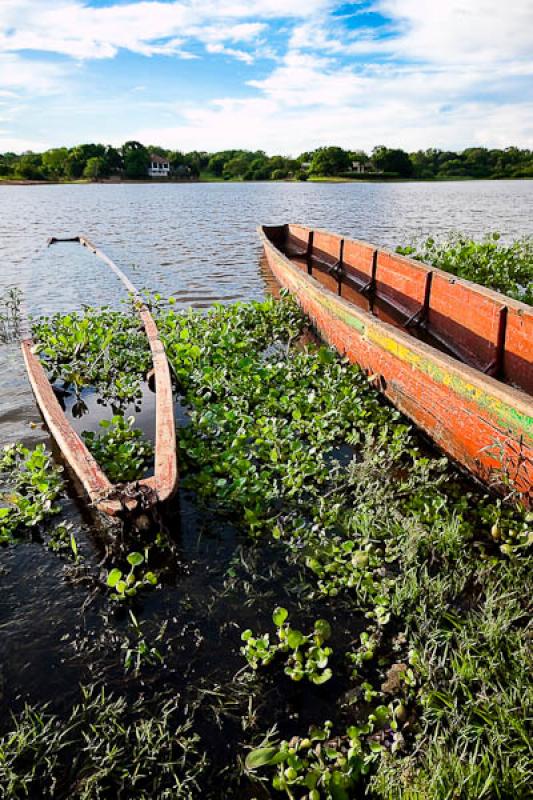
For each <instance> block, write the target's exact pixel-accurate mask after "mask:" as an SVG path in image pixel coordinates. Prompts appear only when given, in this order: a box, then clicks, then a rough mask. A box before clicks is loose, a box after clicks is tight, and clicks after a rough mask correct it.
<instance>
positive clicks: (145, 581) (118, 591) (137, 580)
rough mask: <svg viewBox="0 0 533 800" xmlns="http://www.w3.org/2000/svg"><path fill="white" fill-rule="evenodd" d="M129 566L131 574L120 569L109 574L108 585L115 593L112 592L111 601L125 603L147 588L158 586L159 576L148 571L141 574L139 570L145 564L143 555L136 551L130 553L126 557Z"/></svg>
mask: <svg viewBox="0 0 533 800" xmlns="http://www.w3.org/2000/svg"><path fill="white" fill-rule="evenodd" d="M126 561H127V562H128V564H129V567H130V569H129V572H127V573H124V572H122V570H120V569H118V567H113V568H112V569H110V570H109V572H108V573H107V581H106V582H107V585H108V587H109V588H110V589H113V590H114V591H112V592H111V595H110V597H111V599H112V600H118V601H124V600H127V599H128V598H130V597H135V595H136V594H137V593H138V592H139V591H140V590H141V589H144V588H146V587H153V586H157V575H156V574H155V573H154V572H151V571H147V572H142V573H139V572H138V571H137V568H138V567H140V566H141V565H142V564H144V562H145V557H144V556H143V554H142V553H138V552H136V551H134V552H132V553H129V554H128V556H127V557H126Z"/></svg>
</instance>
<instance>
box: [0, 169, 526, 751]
mask: <svg viewBox="0 0 533 800" xmlns="http://www.w3.org/2000/svg"><path fill="white" fill-rule="evenodd" d="M288 220H294V221H300V222H302V223H305V224H310V225H313V226H317V227H325V228H330V229H333V230H335V231H339V232H341V233H343V234H344V235H348V236H350V235H351V236H356V237H359V238H364V239H368V240H370V241H373V242H375V243H377V244H382V245H389V246H394V245H396V244H398V243H404V242H406V241H409V240H410V239H411V238H412V237H416V236H422V235H429V234H432V235H435V234H439V233H445V232H447V231H451V230H457V229H460V230H463V231H466V232H467V233H469V234H472V235H476V236H478V235H482V234H483V233H484V232H487V231H491V230H496V229H497V230H499V231H501V232H502V233H503V234H504V235H505V236H506V237H508V238H514V237H516V236H520V235H524V234H533V182H477V183H473V182H472V183H471V182H464V183H450V184H388V185H374V184H370V185H369V184H361V185H348V184H337V185H332V184H314V185H311V184H307V185H306V184H230V185H220V184H204V185H201V184H197V185H191V186H186V185H168V186H164V185H159V184H158V185H153V186H143V185H124V186H46V187H40V186H39V187H0V259H1V261H0V263H1V267H0V294H1V293H2V292H3V290H4V289H5V287H8V286H13V285H16V286H19V287H20V288H21V289H22V290H23V292H24V297H25V303H26V306H27V308H28V310H29V311H30V312H31V313H33V314H40V313H49V312H53V311H66V310H70V309H78V308H80V307H81V306H82V305H83V304H84V303H89V304H111V305H113V306H119V304H120V300H121V298H122V297H123V295H124V292H123V289H122V285H121V284H120V282H119V281H118V279H117V278H115V276H114V275H113V274H112V273H110V272H109V271H108V270H107V269H106V267H105V266H104V265H103V264H101V262H99V261H98V260H97V259H95V258H94V257H93V256H91V254H89V253H88V252H87V251H85V250H83V249H82V248H80V247H79V246H77V245H71V246H68V247H67V246H54V247H51V248H48V249H47V248H46V241H47V238H48V237H49V236H51V235H56V236H72V235H75V234H78V233H84V234H86V235H87V236H89V238H91V239H92V240H93V241H94V242H95V243H97V244H98V245H99V246H101V247H102V249H104V250H105V251H106V252H107V253H108V254H109V255H110V256H111V257H112V258H114V259H115V260H116V261H117V263H118V264H119V265H120V266H121V267H122V268H123V269H124V270H125V271H126V272H127V273H128V274H129V275H130V277H131V278H132V280H133V282H134V283H135V284H136V285H137V286H138V287H139V288H141V287H145V288H147V289H150V290H153V291H159V292H161V293H162V294H163V295H171V294H172V295H174V297H175V298H176V300H177V302H178V304H180V305H182V306H184V307H185V306H190V305H192V306H195V307H206V306H208V305H210V304H212V303H213V302H215V301H222V302H232V301H234V300H246V299H251V298H260V297H262V296H263V295H264V293H265V291H266V290H267V283H268V280H269V278H268V275H267V272H266V270H265V267H264V265H263V262H262V259H261V251H260V247H259V241H258V237H257V234H256V226H257V225H258V224H259V223H261V222H271V223H272V222H283V221H288ZM0 375H1V376H2V378H1V382H0V444H2V443H3V442H6V441H14V440H21V439H22V440H24V441H26V442H31V441H36V440H42V439H43V438H46V434H45V433H44V431H43V430H42V429H41V427H40V425H39V424H38V423H39V422H40V418H39V415H38V412H37V410H36V408H35V404H34V401H33V398H32V395H31V392H30V390H29V387H28V383H27V380H26V377H25V373H24V369H23V365H22V359H21V357H20V352H19V349H18V345H17V344H9V345H0ZM145 410H146V409H145ZM32 424H33V427H32ZM84 427H92V426H87V425H84ZM144 427H145V428H147V429H148V428H149V423H147V424H146V425H144ZM179 502H180V506H179V508H178V506H177V505H176V506H175V508H174V509H170V512H169V519H168V520H167V524H168V525H169V528H170V529H171V530H173V531H174V533H175V537H176V546H177V547H178V550H179V552H178V553H177V554H174V555H173V559H172V563H173V564H174V566H175V570H176V571H175V572H172V573H171V574H166V575H165V577H164V580H163V586H162V587H161V588H160V589H159V590H158V591H157V592H153V593H147V596H146V598H145V597H143V600H142V609H139V610H137V609H136V613H138V614H139V617H141V616H142V622H143V623H145V624H146V625H147V626H148V629H149V630H150V631H152V632H157V628H158V625H160V624H161V621H162V620H166V621H167V622H168V630H167V634H166V637H165V642H166V644H165V647H166V651H168V652H166V655H167V665H166V667H165V669H164V670H159V669H157V668H154V669H153V670H152V671H150V670H149V671H148V673H147V674H146V676H145V679H144V680H145V681H147V682H148V683H149V684H150V686H151V687H152V689H153V690H154V691H155V690H157V689H158V688H163V687H165V688H168V687H172V688H175V689H176V691H182V690H183V691H185V689H184V687H188V688H187V691H192V689H191V687H193V688H194V691H195V692H200V691H201V686H202V685H203V684H204V683H205V686H206V687H207V688H208V690H209V691H212V690H213V687H216V686H217V685H218V684H222V683H224V682H226V683H227V686H229V685H230V683H231V680H232V676H233V675H234V674H235V673H236V672H237V670H238V669H239V668H240V667H241V666H242V659H241V658H240V657H239V656H238V647H239V631H240V630H241V629H242V628H244V627H247V626H248V625H250V626H251V627H259V628H260V629H266V628H267V627H268V623H269V617H270V613H271V609H272V607H273V606H274V605H275V604H276V603H282V604H283V605H286V606H287V607H289V608H290V607H291V605H292V606H294V604H295V602H296V600H295V593H294V586H295V580H296V579H297V576H295V575H294V574H292V573H293V572H294V570H293V569H292V570H291V568H289V567H288V566H287V565H285V566H280V564H281V563H282V561H281V559H277V558H276V553H275V549H273V550H271V551H269V552H268V553H265V552H264V549H263V548H257V550H256V549H254V548H253V547H250V546H249V545H246V548H245V549H242V550H239V549H238V548H239V533H238V531H237V530H236V529H235V528H234V527H232V525H231V524H230V523H229V522H228V521H227V520H221V519H220V518H218V517H217V516H216V515H215V516H211V515H210V514H206V513H204V512H202V514H201V515H200V514H198V509H197V506H196V505H195V502H194V498H193V497H191V496H190V495H188V494H187V493H184V492H180V500H179ZM62 516H63V518H65V519H68V520H71V521H73V522H74V524H75V526H76V536H77V539H78V542H79V547H80V549H81V552H82V554H83V556H84V558H85V559H86V562H87V563H88V564H89V566H91V567H92V568H95V565H96V564H97V562H98V561H99V559H100V558H101V556H102V546H101V543H100V542H99V541H98V537H97V536H95V532H94V530H93V529H92V528H91V527H90V526H89V525H88V524H87V523H84V522H83V520H82V517H81V512H80V508H79V507H78V506H77V504H76V503H75V502H74V500H68V501H65V503H64V506H63V511H62ZM176 565H177V566H176ZM250 580H252V582H255V583H256V584H257V591H256V593H255V594H254V597H253V602H252V601H250V602H248V601H246V602H243V598H245V597H246V592H245V591H244V589H243V587H244V585H245V582H246V581H250ZM0 585H1V589H0V718H1V716H2V714H5V712H7V711H8V709H11V710H13V709H15V710H17V709H20V708H21V706H22V705H23V703H24V701H26V700H29V701H32V702H36V701H39V700H45V701H46V700H50V701H51V702H52V705H53V707H54V708H55V709H57V710H59V711H61V709H62V708H63V707H66V706H67V705H68V704H69V703H70V702H71V701H72V699H73V697H74V696H76V695H77V692H78V688H77V687H78V685H79V683H80V682H84V683H87V682H89V681H91V680H95V679H98V678H99V679H104V678H105V680H106V682H107V684H108V685H109V686H111V687H112V688H114V689H115V690H117V691H126V690H127V689H128V685H129V679H126V678H125V677H124V672H123V669H122V667H121V661H122V657H123V656H122V653H121V651H120V641H121V636H123V635H124V633H125V631H126V630H127V622H128V620H127V617H126V615H125V614H123V615H122V616H120V615H118V616H115V618H113V619H112V620H111V622H110V621H109V619H108V616H109V614H108V611H107V610H106V609H107V601H106V600H105V598H104V597H103V596H102V595H99V596H98V597H96V598H95V601H94V603H92V604H91V605H90V606H88V607H87V609H86V610H84V603H85V601H86V599H87V596H88V593H90V591H91V587H90V586H89V587H88V586H86V585H84V584H83V583H82V584H80V583H71V582H69V580H68V576H67V579H66V577H65V567H64V562H62V561H61V559H59V558H58V557H57V555H55V554H53V553H50V552H49V551H47V550H46V549H44V548H43V546H42V544H40V543H38V542H25V543H22V544H19V545H17V546H15V547H10V548H3V549H0ZM141 612H142V614H141ZM352 624H353V630H352V631H351V635H355V633H356V632H357V630H356V629H357V622H356V621H355V620H352ZM261 626H263V627H262V628H261ZM341 628H342V626H341V625H340V624H339V629H341ZM342 631H343V632H342V636H346V635H348V634H347V633H346V629H344V628H342ZM228 681H229V683H228ZM131 683H132V686H133V684H134V682H133V681H131ZM143 686H145V685H144V684H143ZM226 688H227V687H226ZM330 688H331V687H330ZM337 689H338V687H337ZM132 690H133V691H136V688H135V686H133V689H132ZM232 691H233V689H232ZM328 691H330V689H321V690H319V689H316V690H315V689H313V696H312V697H311V695H310V693H309V690H307V694H306V695H305V697H304V695H303V694H302V692H300V693H299V694H298V692H295V694H294V696H293V697H292V699H291V701H290V702H291V706H290V707H285V705H283V703H284V702H285V701H284V700H283V698H281V697H280V696H279V694H278V693H277V689H276V687H275V686H274V685H273V684H272V685H266V686H263V687H261V688H260V689H258V696H259V695H261V694H262V695H263V696H262V698H261V702H263V703H266V705H267V706H268V707H269V708H270V709H271V711H269V712H268V713H267V712H265V713H266V716H265V720H267V721H268V722H269V724H273V723H274V722H275V721H276V720H278V721H280V720H281V723H282V724H283V719H285V718H288V715H289V713H290V714H292V715H296V717H301V719H302V724H303V721H307V720H306V715H307V713H308V712H309V711H310V709H311V710H313V709H314V710H316V708H317V707H321V708H322V710H323V712H324V715H326V716H327V715H328ZM209 697H212V695H209ZM209 702H215V701H214V700H212V701H211V700H210V701H209ZM274 710H275V713H274ZM4 719H5V717H4ZM209 730H210V729H209V726H208V727H207V728H206V732H205V735H206V737H207V739H209V736H210V735H212V731H211V734H210V733H209ZM226 734H227V731H226ZM240 735H241V734H240V733H239V732H237V736H240ZM222 738H224V739H225V740H227V746H228V747H230V744H231V742H230V740H229V739H227V735H226V736H225V737H224V736H223V737H222ZM213 746H214V748H215V749H216V747H222V745H221V744H220V737H219V740H215V741H214V742H213ZM219 756H220V759H221V763H223V761H224V755H223V754H222V753H220V754H219Z"/></svg>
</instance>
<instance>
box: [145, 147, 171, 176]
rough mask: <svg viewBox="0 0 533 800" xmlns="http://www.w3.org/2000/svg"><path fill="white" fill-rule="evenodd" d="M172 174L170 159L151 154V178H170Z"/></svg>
mask: <svg viewBox="0 0 533 800" xmlns="http://www.w3.org/2000/svg"><path fill="white" fill-rule="evenodd" d="M169 174H170V164H169V162H168V159H166V158H162V157H161V156H158V155H156V154H155V153H151V154H150V166H149V167H148V175H149V176H150V177H151V178H168V176H169Z"/></svg>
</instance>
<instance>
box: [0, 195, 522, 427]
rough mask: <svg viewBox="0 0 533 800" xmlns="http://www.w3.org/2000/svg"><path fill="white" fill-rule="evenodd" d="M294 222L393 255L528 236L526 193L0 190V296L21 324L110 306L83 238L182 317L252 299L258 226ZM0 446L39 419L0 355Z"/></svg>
mask: <svg viewBox="0 0 533 800" xmlns="http://www.w3.org/2000/svg"><path fill="white" fill-rule="evenodd" d="M289 220H290V221H299V222H302V223H305V224H309V225H313V226H317V227H324V228H329V229H332V230H334V231H337V232H339V233H342V234H344V235H347V236H354V237H358V238H362V239H367V240H369V241H372V242H375V243H376V244H379V245H386V246H391V247H394V246H395V245H397V244H398V243H405V242H408V241H410V240H411V239H412V238H414V237H420V236H427V235H439V234H445V233H447V232H449V231H453V230H462V231H465V232H466V233H468V234H471V235H473V236H482V235H483V234H484V233H486V232H488V231H493V230H498V231H500V232H501V233H502V234H503V236H504V237H507V238H514V237H517V236H522V235H524V234H532V233H533V182H532V181H463V182H452V183H389V184H367V183H361V184H309V183H307V184H306V183H253V184H250V183H245V184H238V183H233V184H217V183H212V184H191V185H187V184H185V185H184V184H169V185H162V184H154V185H142V184H141V185H139V184H124V185H81V186H0V264H1V266H0V293H1V292H3V290H4V288H5V287H6V286H12V285H16V286H19V287H20V288H21V289H22V290H23V292H24V298H25V302H26V306H27V309H28V310H29V312H31V313H36V314H39V313H49V312H51V311H65V310H70V309H74V308H79V307H80V306H81V305H82V304H83V303H89V304H104V303H108V304H112V305H116V304H117V303H118V302H119V300H120V298H121V297H123V295H124V292H123V289H122V286H121V284H120V283H119V281H118V279H117V278H116V277H115V276H114V275H113V274H112V273H111V272H110V271H109V270H107V269H106V267H105V266H104V265H102V264H101V263H100V262H98V261H97V260H96V259H94V258H91V257H90V256H89V254H88V253H86V252H83V251H82V250H81V248H76V247H74V246H70V247H57V246H56V247H51V248H49V249H47V248H46V242H47V239H48V238H49V237H50V236H73V235H76V234H78V233H84V234H86V235H87V236H89V237H90V238H91V239H92V240H93V241H94V242H95V243H96V244H98V245H99V246H100V247H102V248H103V249H104V250H105V251H106V252H107V253H108V254H109V255H110V256H111V257H112V258H114V259H115V261H116V262H117V263H118V264H119V266H121V267H123V268H124V270H125V271H126V272H127V273H128V274H129V275H130V277H131V278H132V280H133V282H134V283H135V284H136V285H137V286H138V287H139V288H148V289H151V290H153V291H159V292H161V293H162V294H163V295H171V294H172V295H174V297H175V298H176V300H177V301H178V303H179V304H181V305H183V306H189V305H190V306H195V307H205V306H208V305H210V304H212V303H213V302H215V301H217V300H218V301H222V302H232V301H234V300H246V299H250V298H260V297H261V296H263V294H264V292H265V289H266V284H265V281H266V279H267V278H266V274H265V269H264V266H263V265H262V262H261V249H260V246H259V240H258V237H257V233H256V227H257V225H258V224H260V223H264V222H267V223H276V222H277V223H280V222H286V221H289ZM0 370H1V374H2V376H3V377H2V383H1V385H0V442H2V441H11V440H13V439H14V438H21V437H22V438H25V439H31V438H32V437H34V433H32V431H31V430H30V429H29V428H28V425H27V422H28V420H34V421H35V420H36V419H37V416H36V413H35V408H34V406H33V401H32V398H31V394H30V392H29V391H28V389H27V384H26V381H25V378H24V373H23V370H22V368H21V361H20V357H19V354H18V351H17V348H16V347H8V348H5V347H0Z"/></svg>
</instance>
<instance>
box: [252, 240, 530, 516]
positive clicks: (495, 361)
mask: <svg viewBox="0 0 533 800" xmlns="http://www.w3.org/2000/svg"><path fill="white" fill-rule="evenodd" d="M259 232H260V236H261V238H262V241H263V244H264V248H265V254H266V258H267V261H268V264H269V266H270V268H271V270H272V272H273V273H274V275H275V277H276V278H277V280H278V281H279V283H280V284H281V285H282V286H283V287H285V288H287V289H288V290H289V291H290V292H292V293H293V294H294V295H295V296H296V298H297V299H298V302H299V303H300V305H301V306H302V308H303V309H304V311H305V312H306V313H307V314H308V316H309V317H310V318H311V321H312V323H313V325H314V326H315V328H316V330H317V332H318V333H319V334H320V335H321V336H322V338H323V339H325V341H327V342H328V343H329V344H330V345H332V346H334V347H335V348H336V349H337V350H338V351H339V352H340V353H342V354H344V355H346V356H347V357H348V358H349V360H350V361H352V362H355V363H357V364H359V365H360V366H361V367H362V368H363V369H364V370H365V371H366V372H367V373H368V374H369V375H371V376H372V379H373V381H374V382H375V384H376V385H377V386H378V387H379V388H380V389H381V391H382V392H383V393H384V394H385V395H386V396H387V397H388V398H389V399H390V400H391V401H392V402H393V403H394V404H395V405H396V406H397V407H398V408H399V409H400V410H401V411H403V412H404V413H405V414H406V415H407V416H408V417H410V418H411V419H412V420H413V421H414V422H415V423H416V424H417V425H418V426H419V427H420V428H422V429H423V430H424V431H425V432H426V433H427V434H429V436H430V437H431V438H432V439H433V440H434V441H435V442H436V443H437V444H438V445H439V446H440V447H441V448H442V449H443V450H444V451H445V452H446V453H447V454H448V455H449V456H451V457H452V458H453V459H454V460H456V461H457V462H459V463H460V464H462V465H464V466H466V467H467V468H468V469H469V470H470V471H471V472H473V473H474V474H475V475H476V476H477V477H478V478H480V479H481V480H483V481H484V482H486V483H489V484H491V485H493V486H495V487H496V488H499V490H500V491H502V492H504V491H505V480H501V477H502V473H503V474H505V475H507V476H508V479H509V481H510V483H511V486H512V487H514V488H515V489H516V490H517V491H518V492H519V493H520V494H521V499H522V500H523V502H524V503H525V504H526V505H532V503H533V490H532V486H533V397H532V395H533V363H532V362H533V308H531V307H530V306H528V305H525V304H524V303H520V302H517V301H515V300H512V299H510V298H508V297H505V296H503V295H501V294H499V293H497V292H494V291H491V290H488V289H485V288H483V287H481V286H478V285H477V284H474V283H471V282H469V281H464V280H460V279H458V278H456V277H454V276H453V275H450V274H449V273H446V272H443V271H442V270H439V269H436V268H434V267H430V266H427V265H425V264H422V263H421V262H419V261H415V260H413V259H410V258H405V257H403V256H400V255H397V254H396V253H393V252H390V251H387V250H382V249H379V248H376V247H374V246H373V245H371V244H368V243H366V242H361V241H357V240H353V239H347V238H343V237H341V236H338V235H335V234H332V233H327V232H326V231H321V230H311V229H309V228H306V227H303V226H301V225H292V224H291V225H280V226H266V225H265V226H262V227H261V228H259Z"/></svg>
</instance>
